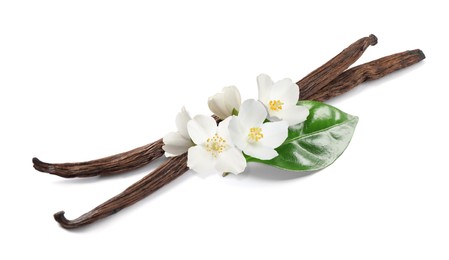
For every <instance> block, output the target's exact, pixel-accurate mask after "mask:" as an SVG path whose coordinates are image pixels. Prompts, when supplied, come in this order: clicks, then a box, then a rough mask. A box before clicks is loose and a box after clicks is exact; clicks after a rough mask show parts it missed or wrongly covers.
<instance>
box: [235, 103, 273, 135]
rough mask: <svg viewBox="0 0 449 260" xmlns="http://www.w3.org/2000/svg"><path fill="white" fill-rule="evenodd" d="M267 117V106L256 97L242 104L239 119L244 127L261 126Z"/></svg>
mask: <svg viewBox="0 0 449 260" xmlns="http://www.w3.org/2000/svg"><path fill="white" fill-rule="evenodd" d="M266 118H267V110H266V108H265V106H264V105H263V104H262V103H260V102H259V101H256V100H254V99H248V100H246V101H245V102H243V104H242V105H241V106H240V111H239V115H238V119H239V121H240V124H242V126H243V127H244V128H248V129H249V128H251V127H259V126H260V125H262V123H263V121H265V119H266Z"/></svg>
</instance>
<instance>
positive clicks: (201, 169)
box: [187, 145, 216, 173]
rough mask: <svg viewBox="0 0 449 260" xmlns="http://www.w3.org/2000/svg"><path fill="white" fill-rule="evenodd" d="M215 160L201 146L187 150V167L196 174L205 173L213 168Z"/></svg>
mask: <svg viewBox="0 0 449 260" xmlns="http://www.w3.org/2000/svg"><path fill="white" fill-rule="evenodd" d="M215 163H216V160H215V158H214V157H213V156H212V154H211V153H209V152H208V151H206V149H204V147H203V146H200V145H197V146H193V147H191V148H189V151H188V153H187V166H188V167H189V168H190V169H192V170H194V171H195V172H197V173H205V172H209V171H212V170H213V169H214V168H215Z"/></svg>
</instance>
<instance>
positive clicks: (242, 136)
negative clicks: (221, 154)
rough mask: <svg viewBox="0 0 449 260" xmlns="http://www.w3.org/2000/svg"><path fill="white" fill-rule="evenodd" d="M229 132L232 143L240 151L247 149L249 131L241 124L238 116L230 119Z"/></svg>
mask: <svg viewBox="0 0 449 260" xmlns="http://www.w3.org/2000/svg"><path fill="white" fill-rule="evenodd" d="M228 130H229V136H230V137H231V140H232V143H234V145H235V146H237V147H238V148H239V149H240V150H243V149H245V147H246V145H247V142H246V141H247V139H248V129H245V128H244V127H243V126H242V124H240V119H239V118H238V117H237V116H233V117H231V118H230V120H229V127H228Z"/></svg>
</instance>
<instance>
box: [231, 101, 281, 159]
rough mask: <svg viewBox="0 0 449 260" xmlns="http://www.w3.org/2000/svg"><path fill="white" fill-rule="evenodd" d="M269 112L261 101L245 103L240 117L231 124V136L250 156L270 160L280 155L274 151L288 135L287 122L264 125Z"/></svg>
mask: <svg viewBox="0 0 449 260" xmlns="http://www.w3.org/2000/svg"><path fill="white" fill-rule="evenodd" d="M266 117H267V110H266V109H265V107H264V106H263V105H262V103H260V102H259V101H256V100H254V99H249V100H246V101H245V102H243V104H242V105H241V107H240V111H239V115H238V116H233V117H232V119H231V122H230V123H229V134H230V135H231V138H232V141H233V142H234V143H235V145H236V146H237V147H238V148H239V149H241V150H243V152H244V153H245V154H247V155H249V156H252V157H255V158H258V159H261V160H270V159H273V158H274V157H276V156H277V155H278V153H277V152H276V151H275V150H274V148H277V147H278V146H280V145H281V144H282V143H283V142H284V141H285V139H286V138H287V135H288V123H287V122H286V121H278V122H268V123H265V124H264V123H263V122H264V121H265V119H266Z"/></svg>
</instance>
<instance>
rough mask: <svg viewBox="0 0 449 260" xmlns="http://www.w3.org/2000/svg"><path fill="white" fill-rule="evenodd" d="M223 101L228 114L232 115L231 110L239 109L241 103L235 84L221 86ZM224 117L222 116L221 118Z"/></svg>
mask: <svg viewBox="0 0 449 260" xmlns="http://www.w3.org/2000/svg"><path fill="white" fill-rule="evenodd" d="M222 91H223V94H224V102H225V106H226V112H228V114H227V115H228V116H230V115H232V110H233V109H236V110H239V108H240V104H241V102H242V101H241V98H240V92H239V90H238V89H237V88H236V87H235V86H229V87H224V88H223V90H222ZM222 119H224V118H222Z"/></svg>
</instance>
